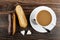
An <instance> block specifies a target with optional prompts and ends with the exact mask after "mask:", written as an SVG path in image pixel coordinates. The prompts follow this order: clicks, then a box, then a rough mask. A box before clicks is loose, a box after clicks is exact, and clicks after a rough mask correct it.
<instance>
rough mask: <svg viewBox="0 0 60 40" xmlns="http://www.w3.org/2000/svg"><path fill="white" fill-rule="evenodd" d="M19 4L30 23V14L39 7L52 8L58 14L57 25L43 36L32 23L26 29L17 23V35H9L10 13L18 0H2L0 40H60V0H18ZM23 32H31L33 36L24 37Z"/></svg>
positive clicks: (0, 4)
mask: <svg viewBox="0 0 60 40" xmlns="http://www.w3.org/2000/svg"><path fill="white" fill-rule="evenodd" d="M18 3H19V4H20V5H21V6H22V7H23V9H24V12H25V14H26V17H27V19H28V22H29V16H30V13H31V12H32V10H33V9H34V8H36V7H38V6H48V7H51V8H52V9H53V10H54V11H55V13H56V16H57V24H56V26H55V28H54V29H53V30H52V31H51V32H50V33H45V34H42V33H38V32H36V31H35V30H34V29H33V28H32V27H31V25H30V23H29V25H28V27H27V28H26V29H22V28H20V27H19V25H18V21H17V32H16V34H15V35H14V36H12V35H9V34H8V33H7V31H8V30H7V28H8V13H9V11H12V10H14V8H15V5H16V4H17V0H0V40H60V0H18ZM1 6H2V7H1ZM21 30H31V32H32V35H24V36H22V35H21V33H20V31H21Z"/></svg>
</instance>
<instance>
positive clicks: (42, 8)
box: [30, 6, 56, 33]
mask: <svg viewBox="0 0 60 40" xmlns="http://www.w3.org/2000/svg"><path fill="white" fill-rule="evenodd" d="M41 10H47V11H48V12H50V14H51V15H52V21H51V23H50V24H49V25H48V26H45V28H46V29H48V30H50V31H51V30H52V29H53V28H54V27H55V25H56V14H55V12H54V11H53V10H52V9H51V8H49V7H47V6H39V7H37V8H35V9H34V10H33V11H32V13H31V15H30V24H31V26H32V28H33V29H34V30H36V31H37V32H40V33H46V32H47V31H46V30H45V29H44V28H43V27H42V25H35V24H34V23H33V22H32V20H33V19H36V14H37V13H39V12H40V11H41Z"/></svg>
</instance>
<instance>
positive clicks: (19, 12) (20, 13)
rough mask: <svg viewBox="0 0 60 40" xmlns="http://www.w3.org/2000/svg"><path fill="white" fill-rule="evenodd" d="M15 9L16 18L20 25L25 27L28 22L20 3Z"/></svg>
mask: <svg viewBox="0 0 60 40" xmlns="http://www.w3.org/2000/svg"><path fill="white" fill-rule="evenodd" d="M15 10H16V14H17V17H18V20H19V25H20V27H22V28H26V27H27V25H28V23H27V19H26V16H25V13H24V11H23V9H22V7H21V5H17V6H16V9H15Z"/></svg>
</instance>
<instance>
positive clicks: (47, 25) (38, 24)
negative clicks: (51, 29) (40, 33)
mask: <svg viewBox="0 0 60 40" xmlns="http://www.w3.org/2000/svg"><path fill="white" fill-rule="evenodd" d="M40 11H43V10H40ZM40 11H39V12H40ZM46 11H47V10H46ZM39 12H38V13H39ZM48 12H49V11H48ZM38 13H37V14H36V16H35V18H36V17H37V15H38ZM49 13H50V12H49ZM50 14H51V13H50ZM51 17H52V15H51ZM35 20H36V23H37V24H38V25H39V26H40V25H41V24H39V23H38V21H37V18H36V19H35ZM51 22H52V20H51ZM51 22H50V23H49V24H51ZM49 24H48V25H49ZM48 25H46V26H48ZM41 26H43V25H41Z"/></svg>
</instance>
